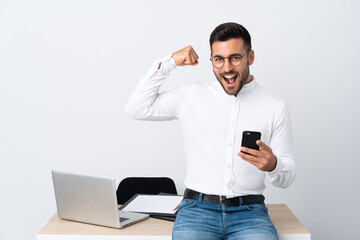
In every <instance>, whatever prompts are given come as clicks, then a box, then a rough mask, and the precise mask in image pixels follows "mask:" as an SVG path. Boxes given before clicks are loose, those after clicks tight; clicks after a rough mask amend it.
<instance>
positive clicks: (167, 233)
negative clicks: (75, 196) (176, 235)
mask: <svg viewBox="0 0 360 240" xmlns="http://www.w3.org/2000/svg"><path fill="white" fill-rule="evenodd" d="M267 207H268V209H269V215H270V217H271V220H272V221H273V223H274V225H275V227H276V229H277V231H278V234H279V238H280V240H310V239H311V235H310V233H309V231H308V230H307V229H306V228H305V227H304V225H302V224H301V222H300V221H299V220H298V219H297V218H296V217H295V215H294V214H293V213H292V212H291V210H290V209H289V208H288V207H287V206H286V205H285V204H268V205H267ZM173 225H174V223H173V222H169V221H164V220H159V219H154V218H150V219H147V220H145V221H143V222H140V223H137V224H135V225H132V226H129V227H127V228H124V229H113V228H107V227H101V226H94V225H90V224H84V223H77V222H71V221H66V220H61V219H59V218H58V216H57V214H55V215H54V216H53V217H52V218H51V219H50V220H49V221H48V222H47V223H46V225H45V226H44V227H43V228H42V229H41V230H40V232H39V233H38V235H37V240H95V239H96V240H143V239H144V240H145V239H146V240H171V232H172V228H173Z"/></svg>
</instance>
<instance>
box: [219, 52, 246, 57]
mask: <svg viewBox="0 0 360 240" xmlns="http://www.w3.org/2000/svg"><path fill="white" fill-rule="evenodd" d="M242 55H243V54H241V53H234V54H231V55H230V56H229V57H235V56H242ZM216 57H220V58H224V57H223V56H221V55H215V56H214V58H216Z"/></svg>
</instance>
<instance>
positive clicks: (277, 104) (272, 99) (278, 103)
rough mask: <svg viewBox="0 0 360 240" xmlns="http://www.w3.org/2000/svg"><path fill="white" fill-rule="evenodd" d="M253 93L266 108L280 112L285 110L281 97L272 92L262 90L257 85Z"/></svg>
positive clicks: (262, 88) (260, 86) (261, 87)
mask: <svg viewBox="0 0 360 240" xmlns="http://www.w3.org/2000/svg"><path fill="white" fill-rule="evenodd" d="M255 91H256V95H257V97H258V98H259V99H260V100H261V102H262V103H263V104H265V105H266V106H267V107H269V108H271V109H274V110H279V111H282V110H283V109H284V108H286V103H285V101H284V99H283V98H282V97H280V96H279V95H276V94H274V93H273V92H271V91H269V90H268V89H266V88H264V87H263V86H262V85H260V84H258V83H257V86H256V89H255Z"/></svg>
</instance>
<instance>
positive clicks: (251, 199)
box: [184, 189, 265, 206]
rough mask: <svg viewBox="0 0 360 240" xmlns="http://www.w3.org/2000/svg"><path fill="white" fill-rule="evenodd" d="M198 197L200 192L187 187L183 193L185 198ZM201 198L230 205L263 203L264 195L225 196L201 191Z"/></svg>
mask: <svg viewBox="0 0 360 240" xmlns="http://www.w3.org/2000/svg"><path fill="white" fill-rule="evenodd" d="M199 197H200V193H199V192H196V191H193V190H189V189H187V190H186V191H185V193H184V198H185V199H192V200H199ZM202 200H203V201H204V202H212V203H218V204H223V205H230V206H239V205H249V204H260V203H263V202H264V200H265V197H264V196H263V195H261V194H260V195H246V196H241V197H234V198H226V197H225V196H219V195H208V194H204V193H203V194H202Z"/></svg>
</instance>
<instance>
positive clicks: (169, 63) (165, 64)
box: [157, 54, 177, 73]
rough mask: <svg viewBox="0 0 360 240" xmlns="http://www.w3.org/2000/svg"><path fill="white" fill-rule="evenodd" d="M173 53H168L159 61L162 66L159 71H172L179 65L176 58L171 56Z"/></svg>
mask: <svg viewBox="0 0 360 240" xmlns="http://www.w3.org/2000/svg"><path fill="white" fill-rule="evenodd" d="M171 55H172V54H171ZM171 55H168V56H166V57H164V58H162V59H160V60H158V61H157V62H158V63H159V64H160V63H161V67H160V69H159V71H165V72H167V73H169V72H170V71H172V70H174V69H175V68H176V67H177V66H176V63H175V60H174V59H173V58H172V57H171Z"/></svg>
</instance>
